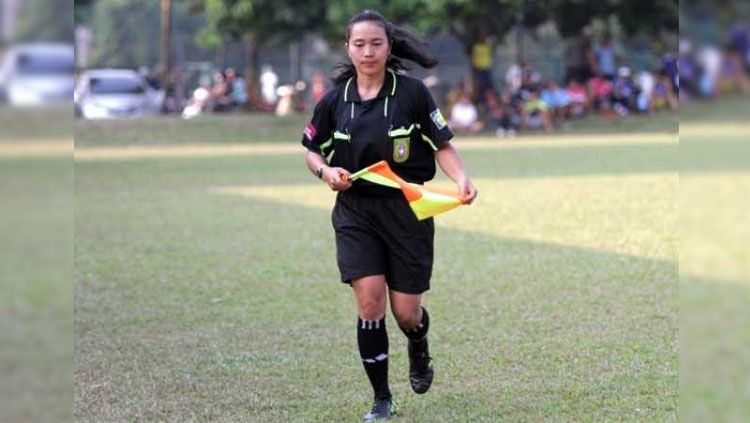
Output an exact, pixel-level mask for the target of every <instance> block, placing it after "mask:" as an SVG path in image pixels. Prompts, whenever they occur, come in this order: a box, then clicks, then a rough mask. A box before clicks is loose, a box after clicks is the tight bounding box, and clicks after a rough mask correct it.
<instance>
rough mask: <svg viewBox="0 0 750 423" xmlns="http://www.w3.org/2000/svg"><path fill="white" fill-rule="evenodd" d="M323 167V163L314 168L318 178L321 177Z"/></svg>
mask: <svg viewBox="0 0 750 423" xmlns="http://www.w3.org/2000/svg"><path fill="white" fill-rule="evenodd" d="M323 167H324V165H320V166H318V168H317V169H315V174H316V175H318V179H323Z"/></svg>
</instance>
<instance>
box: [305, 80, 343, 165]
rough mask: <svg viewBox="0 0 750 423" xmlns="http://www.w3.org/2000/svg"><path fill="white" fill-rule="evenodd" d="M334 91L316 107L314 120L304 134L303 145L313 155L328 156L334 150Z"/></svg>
mask: <svg viewBox="0 0 750 423" xmlns="http://www.w3.org/2000/svg"><path fill="white" fill-rule="evenodd" d="M335 97H336V96H335V93H334V92H333V90H331V91H329V92H328V94H326V95H325V96H324V97H323V98H322V99H320V101H319V102H318V104H317V105H316V106H315V111H314V112H313V117H312V120H311V121H310V122H309V123H308V124H307V126H305V130H304V131H303V133H302V145H303V146H305V148H307V149H308V150H310V151H312V152H313V153H318V154H322V155H323V156H327V155H328V154H330V152H331V150H332V148H333V138H332V135H333V129H334V127H335V123H334V120H333V119H334V118H333V116H334V110H333V103H334V100H335Z"/></svg>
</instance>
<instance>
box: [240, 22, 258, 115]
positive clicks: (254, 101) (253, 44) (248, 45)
mask: <svg viewBox="0 0 750 423" xmlns="http://www.w3.org/2000/svg"><path fill="white" fill-rule="evenodd" d="M243 41H244V43H245V70H244V75H245V82H246V83H247V98H248V99H249V103H250V106H251V107H252V108H255V107H257V106H258V105H260V103H261V102H260V99H259V96H258V94H259V92H260V91H259V87H258V43H257V39H256V37H255V35H254V34H246V35H245V36H244V38H243Z"/></svg>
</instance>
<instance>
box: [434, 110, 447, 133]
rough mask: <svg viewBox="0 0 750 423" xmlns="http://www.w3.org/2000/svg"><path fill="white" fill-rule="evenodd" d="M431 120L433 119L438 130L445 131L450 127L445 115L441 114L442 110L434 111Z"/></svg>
mask: <svg viewBox="0 0 750 423" xmlns="http://www.w3.org/2000/svg"><path fill="white" fill-rule="evenodd" d="M430 118H431V119H432V122H433V123H435V126H437V129H443V128H445V126H446V125H448V122H446V121H445V118H444V117H443V114H442V113H440V109H435V110H433V111H432V113H430Z"/></svg>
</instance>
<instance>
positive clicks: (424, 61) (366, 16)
mask: <svg viewBox="0 0 750 423" xmlns="http://www.w3.org/2000/svg"><path fill="white" fill-rule="evenodd" d="M359 22H375V23H377V24H378V25H380V26H381V27H382V28H383V29H384V30H385V34H386V36H387V37H388V43H389V44H390V45H391V55H390V56H389V57H388V60H387V61H386V63H385V66H386V67H388V68H391V69H393V70H395V71H400V70H409V68H408V67H407V66H406V65H404V63H403V62H402V61H401V59H406V60H411V61H412V62H415V63H417V64H419V65H420V66H422V67H423V68H425V69H431V68H434V67H435V66H437V64H438V60H437V59H436V58H435V57H434V56H432V55H431V54H430V53H429V51H427V43H426V42H425V41H424V40H422V39H421V38H419V37H417V36H416V35H414V34H412V33H411V32H409V31H407V30H405V29H403V28H401V27H398V26H396V25H394V24H392V23H391V22H389V21H388V20H386V19H385V18H384V17H383V16H382V15H381V14H380V13H378V12H375V11H373V10H364V11H362V12H360V13H358V14H356V15H354V16H353V17H352V18H351V19H350V20H349V23H348V24H347V26H346V41H347V42H348V41H349V37H350V36H351V31H352V27H353V26H354V24H356V23H359ZM335 69H337V70H338V74H337V75H336V76H334V77H333V82H334V83H336V84H339V83H341V82H344V81H346V80H347V79H349V78H351V77H352V76H355V75H356V74H357V70H356V69H355V68H354V65H353V64H351V63H339V64H337V65H336V67H335Z"/></svg>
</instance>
